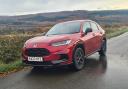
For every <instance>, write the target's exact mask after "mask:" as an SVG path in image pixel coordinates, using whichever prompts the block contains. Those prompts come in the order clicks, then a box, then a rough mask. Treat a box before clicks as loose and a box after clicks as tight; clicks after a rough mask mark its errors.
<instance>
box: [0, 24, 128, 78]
mask: <svg viewBox="0 0 128 89" xmlns="http://www.w3.org/2000/svg"><path fill="white" fill-rule="evenodd" d="M105 30H106V36H107V38H108V39H109V38H112V37H115V36H118V35H121V34H123V33H125V32H128V26H122V27H105ZM34 36H35V34H34V35H26V34H15V35H2V36H0V76H1V75H4V74H8V73H10V72H15V71H18V70H20V69H23V68H24V65H23V64H22V61H21V48H22V47H23V44H24V42H25V41H26V40H27V39H29V38H32V37H34Z"/></svg>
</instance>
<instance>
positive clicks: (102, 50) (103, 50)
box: [99, 40, 107, 56]
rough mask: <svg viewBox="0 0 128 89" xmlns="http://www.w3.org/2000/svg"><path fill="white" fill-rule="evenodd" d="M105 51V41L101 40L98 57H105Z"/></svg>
mask: <svg viewBox="0 0 128 89" xmlns="http://www.w3.org/2000/svg"><path fill="white" fill-rule="evenodd" d="M106 51H107V40H103V42H102V45H101V49H100V51H99V54H100V56H105V55H106Z"/></svg>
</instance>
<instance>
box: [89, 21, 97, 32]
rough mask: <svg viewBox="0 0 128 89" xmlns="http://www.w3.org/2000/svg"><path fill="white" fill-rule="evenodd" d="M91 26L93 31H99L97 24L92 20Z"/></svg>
mask: <svg viewBox="0 0 128 89" xmlns="http://www.w3.org/2000/svg"><path fill="white" fill-rule="evenodd" d="M91 27H92V30H93V31H94V32H99V29H98V27H97V25H96V24H95V23H94V22H91Z"/></svg>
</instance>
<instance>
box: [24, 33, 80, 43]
mask: <svg viewBox="0 0 128 89" xmlns="http://www.w3.org/2000/svg"><path fill="white" fill-rule="evenodd" d="M80 36H81V35H80V33H76V34H64V35H51V36H39V37H34V38H32V39H29V40H28V41H27V42H26V44H35V43H36V44H37V43H38V44H39V43H41V44H50V43H53V42H59V41H63V40H68V39H71V40H77V39H78V38H79V37H80Z"/></svg>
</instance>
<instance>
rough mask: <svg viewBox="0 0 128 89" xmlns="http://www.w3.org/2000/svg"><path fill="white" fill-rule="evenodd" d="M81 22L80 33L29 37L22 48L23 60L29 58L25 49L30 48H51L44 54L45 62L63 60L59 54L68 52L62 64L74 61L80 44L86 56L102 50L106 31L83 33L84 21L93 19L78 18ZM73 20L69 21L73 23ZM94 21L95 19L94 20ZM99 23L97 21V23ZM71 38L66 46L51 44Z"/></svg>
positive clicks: (100, 29)
mask: <svg viewBox="0 0 128 89" xmlns="http://www.w3.org/2000/svg"><path fill="white" fill-rule="evenodd" d="M77 21H80V23H81V28H80V32H79V33H75V34H63V35H62V34H61V35H52V36H39V37H34V38H32V39H29V40H28V41H26V43H25V47H23V49H22V57H23V61H27V60H28V56H27V55H26V54H25V50H26V49H29V48H46V49H48V50H49V52H50V55H48V56H43V59H44V61H45V62H48V61H53V60H61V59H60V55H59V54H66V55H67V56H68V59H67V60H66V61H64V62H62V63H60V65H67V64H71V63H72V60H73V59H72V55H73V50H74V49H75V47H76V46H77V45H78V44H82V45H83V46H84V51H85V54H86V55H85V56H86V57H87V56H89V55H91V54H93V53H95V52H97V51H99V50H100V47H101V44H102V40H103V38H104V37H105V31H104V30H103V29H102V28H99V32H90V33H88V34H87V35H84V33H83V30H82V29H83V23H84V22H86V21H90V22H91V20H77ZM71 22H72V21H70V22H68V23H71ZM93 22H94V21H93ZM96 24H97V23H96ZM67 39H70V40H71V43H70V44H69V45H65V46H57V47H54V46H51V45H50V44H51V43H53V42H59V41H63V40H67ZM35 44H36V47H34V45H35ZM37 66H38V65H37Z"/></svg>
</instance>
